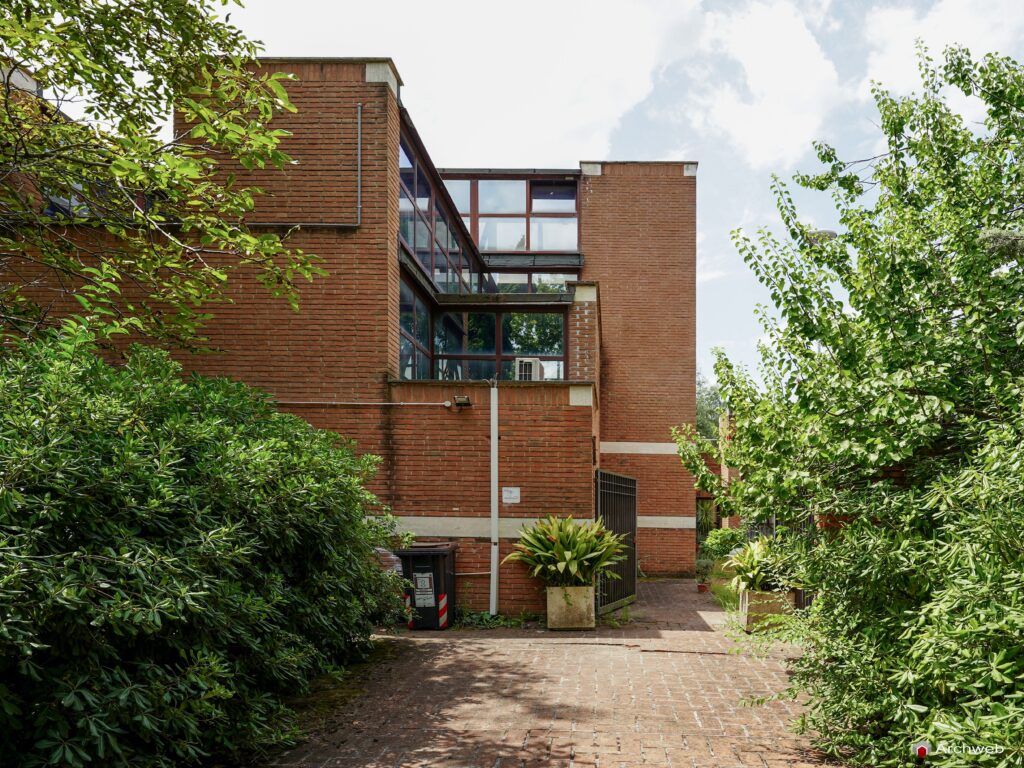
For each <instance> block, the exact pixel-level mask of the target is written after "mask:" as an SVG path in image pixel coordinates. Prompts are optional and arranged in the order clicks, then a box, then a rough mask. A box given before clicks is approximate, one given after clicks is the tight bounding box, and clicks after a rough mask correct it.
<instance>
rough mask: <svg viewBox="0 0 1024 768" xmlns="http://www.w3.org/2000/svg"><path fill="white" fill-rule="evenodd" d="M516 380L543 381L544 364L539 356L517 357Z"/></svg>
mask: <svg viewBox="0 0 1024 768" xmlns="http://www.w3.org/2000/svg"><path fill="white" fill-rule="evenodd" d="M516 381H544V366H543V365H542V364H541V362H540V358H539V357H517V358H516Z"/></svg>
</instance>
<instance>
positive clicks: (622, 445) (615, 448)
mask: <svg viewBox="0 0 1024 768" xmlns="http://www.w3.org/2000/svg"><path fill="white" fill-rule="evenodd" d="M678 450H679V449H678V448H677V447H676V444H675V443H630V442H607V441H604V440H602V441H601V453H645V454H657V455H659V456H675V455H676V453H677V452H678Z"/></svg>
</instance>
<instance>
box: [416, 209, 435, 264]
mask: <svg viewBox="0 0 1024 768" xmlns="http://www.w3.org/2000/svg"><path fill="white" fill-rule="evenodd" d="M415 223H416V258H417V259H418V260H419V262H420V264H421V265H422V267H423V269H425V270H426V271H427V274H428V275H429V274H430V270H431V266H430V244H431V243H432V242H433V238H432V237H431V236H430V227H428V226H427V222H425V221H424V220H423V217H422V216H416V222H415Z"/></svg>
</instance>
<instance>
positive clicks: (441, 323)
mask: <svg viewBox="0 0 1024 768" xmlns="http://www.w3.org/2000/svg"><path fill="white" fill-rule="evenodd" d="M462 323H463V316H462V313H461V312H445V313H444V314H443V315H441V316H440V318H439V319H438V321H437V322H436V323H434V353H435V354H438V355H458V354H462V353H465V351H466V332H465V330H463V325H462Z"/></svg>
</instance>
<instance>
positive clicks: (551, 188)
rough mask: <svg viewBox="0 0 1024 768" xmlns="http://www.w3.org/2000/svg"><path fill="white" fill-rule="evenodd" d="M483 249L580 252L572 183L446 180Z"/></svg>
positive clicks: (567, 181) (574, 183)
mask: <svg viewBox="0 0 1024 768" xmlns="http://www.w3.org/2000/svg"><path fill="white" fill-rule="evenodd" d="M445 186H446V187H447V188H448V192H449V194H450V195H451V197H452V199H453V200H454V201H456V206H457V207H458V209H459V213H460V214H461V215H462V216H463V218H464V219H465V221H466V224H467V227H468V228H469V230H470V232H471V233H472V235H473V237H474V238H476V242H477V246H478V247H479V249H480V250H481V251H489V252H492V253H493V252H498V253H515V252H520V251H542V252H551V253H575V252H576V251H578V250H579V235H578V233H579V220H578V218H577V215H576V211H577V209H576V181H575V180H573V179H569V180H566V179H564V178H563V179H499V178H492V177H488V178H477V179H446V180H445Z"/></svg>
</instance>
